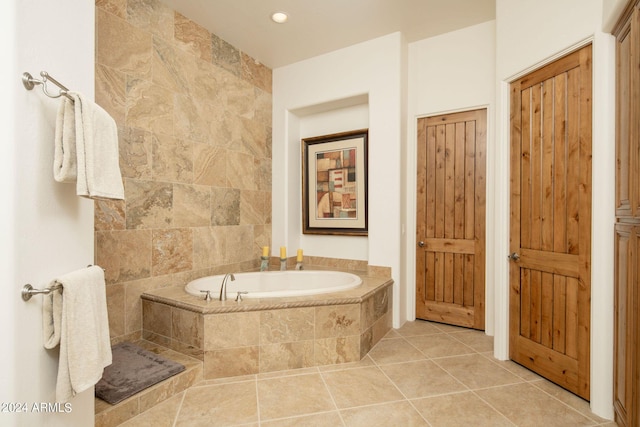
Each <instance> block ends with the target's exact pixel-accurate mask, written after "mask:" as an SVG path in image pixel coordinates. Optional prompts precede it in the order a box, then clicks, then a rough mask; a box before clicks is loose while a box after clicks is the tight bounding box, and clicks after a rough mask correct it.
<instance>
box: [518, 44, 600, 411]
mask: <svg viewBox="0 0 640 427" xmlns="http://www.w3.org/2000/svg"><path fill="white" fill-rule="evenodd" d="M591 81H592V77H591V46H590V45H589V46H586V47H584V48H582V49H580V50H579V51H576V52H574V53H572V54H569V55H567V56H565V57H563V58H560V59H558V60H556V61H555V62H553V63H551V64H549V65H546V66H544V67H543V68H541V69H538V70H536V71H534V72H532V73H530V74H528V75H526V76H524V77H522V78H521V79H519V80H518V81H516V82H513V83H512V84H511V220H510V221H511V224H510V228H511V230H510V252H511V255H510V256H509V258H510V259H511V267H510V278H509V281H510V302H509V305H510V321H509V323H510V342H509V344H510V355H511V359H513V360H514V361H515V362H517V363H519V364H521V365H524V366H526V367H527V368H529V369H531V370H533V371H535V372H537V373H539V374H540V375H542V376H544V377H545V378H548V379H549V380H551V381H553V382H555V383H556V384H558V385H560V386H562V387H564V388H566V389H568V390H570V391H572V392H573V393H575V394H577V395H579V396H581V397H583V398H585V399H589V363H590V362H589V360H590V357H589V356H590V355H589V330H590V298H591V283H590V282H591Z"/></svg>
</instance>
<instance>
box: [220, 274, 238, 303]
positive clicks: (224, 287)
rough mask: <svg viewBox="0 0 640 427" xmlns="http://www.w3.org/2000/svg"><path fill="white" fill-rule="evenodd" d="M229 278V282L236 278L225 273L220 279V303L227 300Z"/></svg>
mask: <svg viewBox="0 0 640 427" xmlns="http://www.w3.org/2000/svg"><path fill="white" fill-rule="evenodd" d="M229 278H231V280H232V281H233V280H236V276H234V275H233V273H227V274H226V275H225V276H224V279H222V285H221V286H220V301H226V300H227V279H229Z"/></svg>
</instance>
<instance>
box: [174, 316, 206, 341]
mask: <svg viewBox="0 0 640 427" xmlns="http://www.w3.org/2000/svg"><path fill="white" fill-rule="evenodd" d="M171 319H172V321H171V330H172V334H171V337H172V338H173V339H175V340H178V341H180V342H182V343H184V344H187V345H190V346H193V347H195V348H199V349H202V348H204V316H203V315H202V314H199V313H194V312H193V311H188V310H182V309H180V308H175V307H174V308H173V309H172V310H171Z"/></svg>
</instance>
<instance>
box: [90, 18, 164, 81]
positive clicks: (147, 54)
mask: <svg viewBox="0 0 640 427" xmlns="http://www.w3.org/2000/svg"><path fill="white" fill-rule="evenodd" d="M96 63H98V64H101V65H106V66H108V67H111V68H113V69H115V70H117V71H121V72H123V73H127V74H130V75H134V76H140V77H145V76H149V73H150V72H151V34H150V33H148V32H146V31H142V30H140V29H138V28H135V27H134V26H132V25H131V24H129V23H128V22H126V21H124V20H123V19H121V18H118V17H116V16H115V15H112V14H110V13H107V12H105V11H103V10H102V9H98V10H97V11H96Z"/></svg>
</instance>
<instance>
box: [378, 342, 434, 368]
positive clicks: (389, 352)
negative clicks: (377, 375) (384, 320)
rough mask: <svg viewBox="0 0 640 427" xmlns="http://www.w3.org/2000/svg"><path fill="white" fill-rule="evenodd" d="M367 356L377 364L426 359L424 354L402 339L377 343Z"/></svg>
mask: <svg viewBox="0 0 640 427" xmlns="http://www.w3.org/2000/svg"><path fill="white" fill-rule="evenodd" d="M369 356H370V357H371V358H372V359H373V360H374V362H376V363H378V364H380V363H398V362H408V361H410V360H420V359H425V358H426V357H425V355H424V354H422V353H421V352H420V351H418V350H417V349H416V348H415V347H414V346H412V345H411V344H409V343H408V342H407V341H405V339H404V338H396V339H390V340H383V341H380V342H378V344H376V345H375V347H373V348H372V349H371V351H370V352H369Z"/></svg>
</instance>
